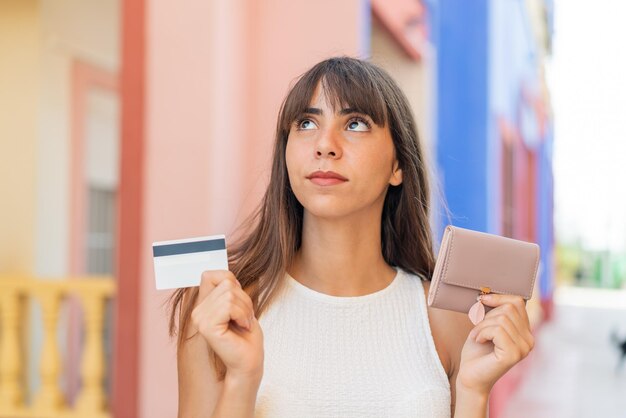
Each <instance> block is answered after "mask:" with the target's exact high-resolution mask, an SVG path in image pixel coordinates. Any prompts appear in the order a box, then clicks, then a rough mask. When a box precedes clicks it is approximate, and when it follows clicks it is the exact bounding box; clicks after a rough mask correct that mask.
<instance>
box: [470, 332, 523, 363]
mask: <svg viewBox="0 0 626 418" xmlns="http://www.w3.org/2000/svg"><path fill="white" fill-rule="evenodd" d="M487 341H491V342H492V343H493V345H494V349H493V354H494V355H495V356H496V358H498V359H499V360H504V361H506V362H507V363H510V364H514V363H517V362H519V361H520V360H521V359H522V358H524V352H523V350H522V349H521V348H520V347H518V346H517V345H516V344H515V342H514V341H513V339H512V338H511V336H510V335H509V333H508V332H507V331H506V329H505V328H503V327H501V326H489V327H485V328H483V329H482V330H481V331H480V332H479V333H478V335H477V336H476V342H478V343H481V344H482V343H485V342H487Z"/></svg>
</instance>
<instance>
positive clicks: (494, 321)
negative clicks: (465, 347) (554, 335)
mask: <svg viewBox="0 0 626 418" xmlns="http://www.w3.org/2000/svg"><path fill="white" fill-rule="evenodd" d="M479 325H480V328H478V329H477V330H476V332H474V333H473V334H472V332H470V335H472V337H474V336H475V335H477V334H479V333H480V331H482V330H483V329H484V328H487V327H502V328H504V330H505V331H506V332H507V333H508V335H509V337H511V340H513V342H514V343H515V345H516V346H517V347H519V348H521V349H522V351H524V352H528V351H530V344H529V343H528V342H527V341H526V339H525V338H524V336H523V335H522V334H521V333H520V331H519V330H518V327H517V326H516V324H515V323H514V321H512V320H511V318H509V317H508V316H507V315H504V314H500V315H497V316H492V317H490V318H485V319H484V320H483V321H481V323H480V324H479Z"/></svg>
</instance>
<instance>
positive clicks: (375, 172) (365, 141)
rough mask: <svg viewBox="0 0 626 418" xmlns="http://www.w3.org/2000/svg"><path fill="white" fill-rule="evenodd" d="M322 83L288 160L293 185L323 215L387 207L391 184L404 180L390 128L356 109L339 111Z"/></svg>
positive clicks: (297, 126)
mask: <svg viewBox="0 0 626 418" xmlns="http://www.w3.org/2000/svg"><path fill="white" fill-rule="evenodd" d="M327 102H329V100H327V99H326V96H325V95H324V92H323V89H322V88H320V86H319V85H318V87H317V88H316V90H315V93H314V95H313V97H312V99H311V103H310V105H309V108H308V109H307V110H306V111H305V113H304V114H302V115H301V116H300V118H299V119H298V120H296V122H294V123H293V124H292V126H291V129H290V131H289V138H288V140H287V150H286V160H287V171H288V174H289V181H290V183H291V188H292V190H293V192H294V194H295V195H296V197H297V199H298V201H300V203H301V204H302V206H303V207H304V209H305V211H307V212H309V213H310V214H312V215H314V216H319V217H323V218H339V217H343V216H347V215H353V214H357V213H359V212H363V211H368V210H374V213H377V214H378V216H379V214H380V212H381V211H382V206H383V203H384V200H385V194H386V192H387V188H388V187H389V185H390V184H391V185H394V186H397V185H399V184H400V183H401V182H402V171H401V170H400V169H398V168H397V161H396V158H395V149H394V145H393V140H392V139H391V133H390V132H389V128H388V127H381V126H378V125H376V124H374V122H373V121H372V119H371V118H370V117H369V116H368V115H365V114H361V113H357V112H355V111H354V110H353V109H349V108H342V109H333V108H332V105H331V104H329V103H327Z"/></svg>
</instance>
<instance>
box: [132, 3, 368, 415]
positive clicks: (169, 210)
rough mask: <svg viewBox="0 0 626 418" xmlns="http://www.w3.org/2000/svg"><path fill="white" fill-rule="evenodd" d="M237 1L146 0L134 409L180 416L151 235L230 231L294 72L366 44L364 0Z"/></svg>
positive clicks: (262, 179) (256, 176)
mask: <svg viewBox="0 0 626 418" xmlns="http://www.w3.org/2000/svg"><path fill="white" fill-rule="evenodd" d="M233 4H241V3H240V2H230V1H227V0H221V1H213V2H207V1H204V0H190V1H187V2H185V7H181V5H180V4H178V3H176V2H170V1H165V0H151V1H147V4H146V14H145V25H146V29H145V34H146V39H145V48H146V60H145V74H146V84H145V89H146V92H145V137H144V138H143V143H144V152H143V162H144V164H145V165H144V168H143V171H142V175H143V179H144V180H143V181H142V183H141V185H140V188H141V192H140V193H141V195H142V196H143V198H142V199H141V201H140V202H138V203H137V205H138V207H139V208H140V209H139V210H140V215H141V216H140V219H141V225H137V226H136V228H137V230H138V231H139V232H140V236H141V239H140V246H139V248H136V252H137V254H138V257H139V260H138V263H139V264H138V269H139V272H140V278H141V282H140V283H139V284H138V285H139V289H138V290H139V296H138V298H139V300H138V301H137V302H138V303H140V308H139V311H138V312H137V314H138V319H137V320H138V330H139V331H138V332H139V344H138V346H137V347H132V346H130V347H128V349H129V350H137V356H136V357H137V358H138V360H139V364H138V386H139V390H138V396H139V400H138V402H139V405H138V408H139V411H140V414H139V415H140V416H141V417H146V418H147V417H150V418H159V417H171V416H175V414H176V405H177V382H176V368H175V349H174V345H173V344H172V343H171V342H170V340H169V338H168V336H167V324H166V315H165V311H164V309H163V307H162V304H163V302H164V300H165V298H166V297H167V295H168V294H167V293H163V292H157V291H156V290H155V286H154V277H153V270H152V260H151V243H152V242H153V241H155V240H164V239H174V238H179V237H190V236H198V235H205V234H216V233H224V232H225V233H227V234H228V233H229V232H231V231H232V229H233V228H234V226H235V225H236V223H237V221H238V220H240V219H241V218H242V217H243V216H245V215H246V214H247V213H249V211H250V210H251V209H252V207H254V206H255V205H256V203H257V202H258V199H259V197H260V196H261V193H262V191H263V190H264V188H265V185H266V181H267V180H266V179H267V175H268V172H267V168H268V163H269V159H270V150H271V144H272V140H273V131H274V126H275V123H276V116H277V112H278V107H279V104H280V101H281V100H282V98H283V97H284V94H285V93H286V91H287V89H288V86H289V84H290V83H291V82H292V80H293V79H294V78H295V77H296V76H298V75H299V74H301V73H302V72H303V71H305V70H306V69H307V68H308V67H309V66H310V65H312V64H313V63H315V62H317V61H319V60H320V59H321V58H324V57H327V56H330V55H335V54H350V55H357V54H358V53H359V52H364V51H359V48H360V45H365V44H366V42H364V40H363V39H361V38H362V34H363V33H366V32H365V31H364V30H363V29H364V28H363V27H362V26H363V25H364V22H366V20H364V19H363V16H364V15H363V14H362V0H346V1H342V2H336V1H331V0H323V1H317V2H315V3H311V2H310V1H306V0H291V1H278V0H268V1H264V2H263V3H262V7H261V6H260V2H256V1H252V0H249V1H248V2H247V4H248V7H246V8H242V7H235V6H233ZM125 42H126V41H125ZM135 65H141V64H140V63H139V64H137V63H136V64H135ZM130 70H132V69H129V68H128V67H127V68H126V69H125V70H124V71H130ZM126 180H128V177H127V178H126ZM122 181H125V179H124V177H123V178H122ZM131 209H132V208H131ZM127 210H128V208H127ZM127 227H131V226H129V225H127ZM127 233H128V232H127ZM122 235H124V232H122ZM121 280H132V278H131V277H128V276H121ZM128 319H129V320H132V319H131V318H128ZM120 321H123V318H120ZM131 357H132V356H128V357H127V358H131ZM120 416H121V415H120Z"/></svg>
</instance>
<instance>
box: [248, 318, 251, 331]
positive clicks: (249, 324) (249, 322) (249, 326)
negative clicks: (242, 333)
mask: <svg viewBox="0 0 626 418" xmlns="http://www.w3.org/2000/svg"><path fill="white" fill-rule="evenodd" d="M251 329H252V321H250V320H249V319H248V331H250V330H251Z"/></svg>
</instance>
